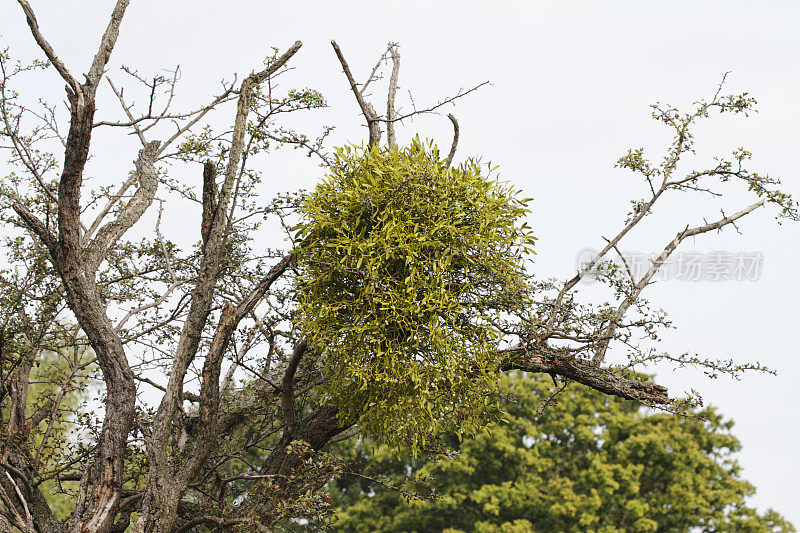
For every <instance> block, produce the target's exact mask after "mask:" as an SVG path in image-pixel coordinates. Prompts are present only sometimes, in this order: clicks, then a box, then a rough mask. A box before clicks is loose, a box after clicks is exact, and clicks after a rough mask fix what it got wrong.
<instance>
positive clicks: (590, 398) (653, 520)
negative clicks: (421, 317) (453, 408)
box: [331, 374, 795, 533]
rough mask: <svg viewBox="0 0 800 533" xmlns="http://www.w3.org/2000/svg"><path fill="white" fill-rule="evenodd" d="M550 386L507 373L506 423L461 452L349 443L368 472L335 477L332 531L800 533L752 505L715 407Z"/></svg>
mask: <svg viewBox="0 0 800 533" xmlns="http://www.w3.org/2000/svg"><path fill="white" fill-rule="evenodd" d="M551 387H552V382H551V381H550V379H549V378H548V377H547V376H541V375H536V376H535V375H527V374H516V375H514V374H511V375H504V376H503V378H502V384H501V387H500V389H501V392H502V393H503V396H504V397H505V398H506V401H505V402H504V403H503V405H502V408H503V409H504V410H505V411H506V412H507V414H506V417H507V418H508V420H507V421H506V422H503V423H500V424H498V425H497V426H495V427H494V428H493V429H492V430H491V431H485V432H482V433H480V434H477V435H475V436H474V437H471V438H465V439H463V441H461V442H459V441H458V439H456V438H451V439H448V440H449V443H448V444H449V445H450V446H452V447H453V449H454V450H456V452H457V453H456V456H455V458H453V459H439V460H437V457H431V456H427V455H423V456H420V457H416V458H414V457H410V456H407V455H405V456H401V457H400V458H398V456H397V455H396V454H395V453H394V452H393V451H391V450H388V449H386V448H384V447H376V446H375V444H374V443H373V442H372V441H370V440H369V439H362V440H359V441H358V442H356V443H353V444H344V443H343V444H340V445H339V449H340V450H341V453H342V456H343V457H345V458H346V459H348V460H349V461H351V466H350V467H349V468H351V469H355V470H356V471H360V472H364V474H366V475H364V476H362V477H358V476H353V477H349V478H347V477H344V478H342V479H340V480H337V481H336V482H335V483H334V484H333V486H332V489H334V490H332V491H331V492H332V495H333V499H334V502H335V503H336V505H337V508H338V509H337V514H338V515H339V520H338V522H336V526H335V530H336V531H343V532H345V531H348V532H367V531H369V532H381V531H387V532H388V531H391V532H393V533H394V532H402V531H446V532H449V533H457V532H466V531H475V532H478V531H479V532H495V531H496V532H501V531H502V532H529V531H580V532H590V531H595V532H605V533H616V532H619V533H622V532H627V531H752V532H764V533H766V532H776V531H795V529H794V527H793V525H792V524H791V523H789V522H788V521H786V520H785V519H784V518H783V517H782V516H781V515H780V514H778V513H777V512H775V511H773V510H768V511H766V512H759V511H757V510H756V509H754V508H752V507H750V506H749V505H747V501H746V499H747V497H748V496H751V495H752V494H753V493H755V488H754V487H753V485H751V484H750V483H748V482H747V481H746V480H743V479H741V470H740V467H739V465H738V463H737V461H736V457H735V455H736V452H737V451H739V449H740V443H739V441H738V439H737V438H736V437H735V436H734V435H733V434H732V433H731V429H732V427H733V422H731V421H730V420H725V419H724V418H723V417H722V416H721V415H720V414H719V413H718V412H717V411H716V410H715V409H713V408H706V409H704V410H702V411H698V412H696V413H695V414H696V415H699V417H697V418H687V417H675V416H672V415H670V414H666V413H652V412H650V411H648V410H646V409H645V408H643V407H642V406H641V405H639V404H637V403H635V402H631V401H628V400H624V399H621V398H617V397H609V396H603V395H602V394H601V393H598V392H596V391H593V390H590V389H588V388H585V387H580V386H571V387H569V388H567V389H566V390H565V391H564V392H562V393H561V394H560V395H559V396H558V397H557V404H555V403H554V402H551V403H550V404H549V407H547V408H546V409H542V404H543V402H546V401H547V399H548V398H549V397H550V392H551V391H550V389H551ZM373 472H379V473H380V474H379V475H376V474H373ZM382 474H387V475H386V476H384V475H382ZM376 476H377V477H376ZM370 478H372V479H370ZM373 479H378V481H379V483H375V482H374V481H373ZM405 480H407V481H405ZM418 480H421V481H418ZM389 486H394V487H395V490H390V489H388V488H387V487H389ZM397 489H400V490H397ZM431 492H433V494H432V495H431ZM409 496H411V497H410V498H409ZM414 496H416V497H414ZM429 496H433V497H432V498H431V497H429Z"/></svg>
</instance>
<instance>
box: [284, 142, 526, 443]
mask: <svg viewBox="0 0 800 533" xmlns="http://www.w3.org/2000/svg"><path fill="white" fill-rule="evenodd" d="M331 168H332V171H331V172H330V173H329V175H328V176H327V177H326V178H325V179H324V180H323V181H322V182H321V183H320V185H319V186H318V187H317V188H316V189H315V191H314V192H313V193H311V194H310V195H309V196H308V197H307V198H306V200H305V201H304V203H303V205H302V207H301V211H302V214H303V217H304V221H303V222H302V223H301V224H300V225H299V226H298V237H299V239H300V251H299V255H298V258H299V263H300V265H301V267H302V269H303V273H302V275H301V276H300V278H299V281H298V300H299V309H298V312H299V316H300V320H301V327H302V329H303V330H304V333H305V334H306V335H307V338H308V341H309V346H311V347H312V349H314V350H316V351H318V352H319V353H320V354H322V356H323V358H322V360H323V361H324V365H325V367H324V373H325V384H324V391H325V394H326V396H327V398H328V399H329V400H332V401H334V402H335V403H336V405H337V406H338V408H339V411H340V416H341V418H342V421H344V422H348V423H356V422H357V423H360V424H361V425H362V427H363V428H364V429H365V430H366V431H367V432H369V433H371V434H373V435H379V436H382V438H383V439H384V440H387V441H394V442H396V443H398V444H399V443H400V442H403V443H405V444H409V445H411V446H412V448H415V449H418V448H419V447H421V446H423V445H424V444H425V442H426V441H427V439H428V438H429V437H430V436H431V435H433V434H438V433H440V432H442V431H444V430H455V431H458V432H460V433H470V432H472V431H474V430H475V429H477V428H478V427H479V424H481V423H482V422H484V421H485V420H484V416H485V412H486V406H487V405H490V404H491V403H493V399H492V398H493V397H494V395H493V391H494V388H495V378H494V377H493V374H494V371H495V370H496V366H497V362H498V361H497V356H496V347H497V342H498V337H499V335H500V331H501V329H503V325H504V323H505V322H504V319H505V318H506V317H508V316H509V313H510V312H513V311H514V310H516V309H519V308H520V307H522V306H524V305H525V304H526V303H527V294H526V291H525V290H524V282H523V278H524V276H523V275H524V271H523V266H524V261H525V259H526V257H528V254H530V253H532V246H533V243H534V240H535V239H534V237H533V235H532V233H531V230H530V228H529V227H528V226H527V224H525V223H524V222H523V221H522V219H523V217H524V216H525V215H526V214H527V213H528V212H529V210H528V208H527V203H528V202H529V201H530V199H521V198H519V197H518V191H515V190H513V189H512V188H510V187H509V186H507V185H505V184H503V183H501V182H499V181H497V180H496V179H495V178H493V177H491V175H492V172H493V171H492V169H491V168H490V169H489V170H488V171H487V172H482V170H485V169H486V166H482V165H481V164H480V162H479V161H477V160H468V161H467V162H465V163H463V164H462V165H460V166H459V167H457V168H450V167H449V165H448V164H447V162H446V161H444V160H442V159H441V158H440V156H439V152H438V150H437V149H436V147H435V146H433V145H432V144H431V143H425V142H423V141H421V140H420V139H419V138H416V139H414V140H413V141H412V143H411V144H410V145H409V146H408V147H406V148H394V147H392V148H381V147H375V148H372V149H363V148H359V147H354V146H348V147H345V148H342V149H339V150H337V152H336V154H335V158H334V160H333V164H332V166H331Z"/></svg>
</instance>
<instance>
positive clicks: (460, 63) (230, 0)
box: [0, 0, 800, 525]
mask: <svg viewBox="0 0 800 533" xmlns="http://www.w3.org/2000/svg"><path fill="white" fill-rule="evenodd" d="M30 2H31V4H32V6H33V7H34V9H35V10H36V12H37V14H38V17H39V20H40V24H41V27H42V31H43V32H44V33H45V35H46V37H47V38H48V39H49V40H50V42H51V43H52V44H53V46H54V47H55V49H56V51H57V53H58V54H59V56H60V57H61V58H62V59H63V60H64V61H65V62H66V63H67V65H68V66H70V67H71V68H72V69H73V72H75V73H80V72H84V71H85V70H86V69H87V68H88V65H89V62H90V60H91V55H92V54H93V53H94V51H95V47H96V45H97V43H98V42H99V36H100V34H101V33H102V30H103V28H104V27H105V24H106V22H107V19H106V17H107V15H108V13H109V12H110V9H111V6H112V5H113V2H112V1H110V0H105V1H99V0H91V1H90V0H72V1H70V2H64V1H62V0H30ZM798 30H800V3H797V2H789V1H783V2H779V1H774V2H744V1H731V0H726V1H715V2H697V1H673V2H669V3H666V2H659V3H656V2H636V1H628V2H603V1H592V2H572V1H570V2H535V1H532V2H522V1H520V2H491V3H490V2H485V1H483V2H468V1H461V2H456V1H404V2H381V1H371V2H348V1H340V2H335V3H334V2H321V1H305V2H281V3H277V2H276V3H273V2H256V1H243V0H227V1H225V2H219V1H208V0H195V1H186V0H169V1H164V0H160V1H156V0H132V2H131V6H130V7H129V9H128V13H127V15H126V21H125V22H124V24H123V27H122V34H121V37H120V40H119V42H118V45H117V48H116V50H115V52H114V56H113V57H112V62H111V66H110V70H109V72H110V75H111V76H112V78H113V79H114V80H121V79H122V77H121V75H120V74H119V71H118V67H119V66H120V65H121V64H125V65H129V66H132V67H135V68H138V69H140V70H141V71H143V72H147V73H156V72H158V70H159V69H161V68H166V67H174V66H175V65H177V64H180V65H181V69H182V72H183V78H182V81H181V84H180V86H179V91H178V97H177V98H178V100H177V106H178V108H180V107H188V106H190V105H193V104H198V103H201V102H203V101H205V100H207V99H208V97H209V96H210V95H212V94H214V93H216V92H217V91H218V88H219V81H220V79H222V78H223V77H224V78H225V79H228V80H230V79H231V78H232V74H233V73H234V72H238V73H239V74H240V79H241V76H242V75H246V74H247V73H248V72H250V71H251V70H253V69H257V68H258V67H259V66H260V65H261V59H262V58H263V56H264V54H265V52H266V51H267V50H268V49H269V47H271V46H277V47H280V48H281V49H285V48H287V47H288V46H289V45H290V44H291V43H293V42H294V41H295V40H298V39H299V40H302V41H303V43H304V46H303V48H302V49H301V50H300V52H299V53H298V54H297V55H296V56H295V58H294V59H293V60H292V63H291V64H292V66H293V67H294V68H295V70H294V72H292V73H291V74H290V75H288V76H286V77H285V78H282V80H283V81H282V84H284V86H285V87H290V86H294V87H306V86H308V87H313V88H316V89H318V90H320V91H321V92H322V93H323V94H324V95H325V96H326V98H327V99H328V103H329V104H330V108H329V109H326V110H323V111H319V112H316V113H314V114H309V115H306V116H304V117H302V118H301V119H300V120H298V121H297V122H295V125H296V126H297V127H298V128H299V129H305V130H306V131H308V132H309V133H310V134H312V135H313V134H314V133H315V132H318V131H319V130H320V129H321V126H322V125H323V124H334V125H336V126H337V129H336V133H335V135H334V136H332V138H331V140H332V141H333V143H342V142H344V141H345V140H352V141H354V142H360V141H361V140H362V139H363V138H364V136H365V129H364V128H362V127H361V126H360V124H361V120H360V118H361V117H360V116H359V114H358V108H357V106H356V104H355V102H354V100H353V98H352V95H351V94H350V93H349V91H348V87H347V85H346V82H345V80H344V77H343V76H342V74H341V69H340V66H339V64H338V62H337V61H336V58H335V56H334V55H333V51H332V50H331V47H330V44H329V41H330V39H332V38H333V39H336V40H337V41H338V42H339V44H340V45H341V47H342V49H343V51H344V53H345V55H346V56H347V58H348V61H349V63H350V65H351V68H352V69H353V70H354V71H355V73H356V76H357V78H359V79H360V80H361V81H363V79H364V78H365V77H366V75H367V74H368V72H369V70H370V69H371V68H372V66H373V65H374V63H375V61H376V60H377V58H378V56H379V55H380V54H381V52H382V51H383V50H384V48H385V45H386V43H387V41H397V42H399V43H400V44H401V49H400V52H401V55H402V66H401V80H400V84H401V90H400V95H401V97H402V96H404V95H405V94H406V91H407V90H411V91H412V92H413V96H414V100H415V102H416V103H417V105H418V106H424V105H425V104H427V103H433V102H435V101H436V100H437V99H439V98H442V97H445V96H448V95H451V94H453V93H455V92H456V91H457V90H458V89H459V88H460V87H465V88H466V87H470V86H472V85H475V84H477V83H479V82H481V81H484V80H490V81H491V82H492V85H491V86H490V87H486V88H484V89H482V90H480V91H479V92H477V93H475V94H473V95H470V96H469V97H467V98H465V99H463V100H462V101H461V102H460V103H459V105H458V106H457V107H456V108H455V109H453V108H447V109H446V110H445V112H450V111H452V112H453V113H454V114H455V115H456V116H457V117H458V118H459V121H460V123H461V142H460V145H459V153H458V156H457V157H460V158H463V157H466V156H469V155H482V156H483V157H484V159H486V160H491V161H492V162H494V163H497V164H499V165H500V167H501V174H502V176H503V177H504V178H505V179H508V180H510V181H512V182H513V183H514V184H516V185H517V186H519V187H521V188H522V189H523V190H524V193H525V196H532V197H534V199H535V200H534V203H533V209H534V213H533V215H532V217H531V223H532V225H533V227H534V229H535V230H536V233H537V235H538V237H539V241H538V244H537V251H538V256H537V264H536V273H537V274H539V275H543V276H554V275H555V276H558V277H559V278H562V279H563V278H566V277H567V276H571V274H572V273H574V268H575V260H576V256H577V254H578V252H579V251H580V250H581V249H584V248H586V247H594V248H597V247H599V246H601V245H602V242H603V241H602V238H601V236H603V235H605V236H611V235H613V234H614V233H615V232H616V230H617V229H618V228H619V226H620V224H621V222H622V220H623V218H624V215H625V212H626V211H627V208H628V202H629V200H631V199H633V198H638V197H640V196H641V195H643V194H644V190H643V189H642V187H641V183H639V182H638V181H637V180H636V179H634V178H632V175H630V174H626V173H623V172H620V171H618V170H615V169H614V168H613V166H614V162H615V161H616V159H617V158H618V157H619V156H620V155H622V154H623V153H624V152H625V151H626V149H627V148H628V147H637V146H644V147H645V148H648V149H649V150H650V154H651V157H652V158H653V159H654V160H658V159H660V157H661V155H662V153H663V152H662V150H663V148H664V147H665V143H666V142H668V141H669V134H668V131H667V130H666V128H664V127H663V126H660V125H658V124H657V123H656V122H654V121H653V120H651V119H650V118H649V111H650V110H649V107H648V105H649V104H651V103H653V102H656V101H662V102H670V103H673V104H675V105H679V106H680V105H683V106H686V105H687V104H689V103H691V102H692V101H693V100H695V99H698V98H704V97H705V98H709V97H711V96H712V95H713V93H714V91H715V89H716V86H717V84H718V83H719V81H720V79H721V77H722V75H723V73H725V72H727V71H731V74H730V76H729V84H728V85H727V87H728V90H729V91H732V92H742V91H747V92H749V93H750V94H751V95H753V96H755V97H756V98H757V99H758V101H759V106H758V109H759V111H760V112H759V113H758V114H757V115H755V116H751V117H750V118H749V119H744V118H742V117H736V118H724V117H723V118H720V117H718V116H714V117H713V118H712V119H711V120H709V121H707V122H705V123H704V124H703V125H702V127H700V128H698V130H697V153H698V158H699V161H704V162H707V161H708V160H709V159H710V157H711V156H713V155H716V154H727V153H729V152H730V151H731V150H732V149H734V148H736V147H738V146H745V147H747V148H748V149H750V150H751V151H752V152H753V153H754V161H753V167H754V168H756V169H758V170H760V171H763V172H767V173H769V174H770V175H771V176H776V177H780V178H781V179H782V180H783V181H784V190H785V191H787V192H790V193H792V194H794V195H795V196H800V175H799V172H798V167H797V164H796V160H797V158H798V153H800V104H799V103H798V102H799V101H800V100H799V99H800V74H799V73H798V65H800V35H798ZM0 34H1V35H0V39H1V40H0V42H2V46H3V47H5V46H11V47H12V52H13V54H14V55H15V56H16V57H25V58H32V57H40V54H39V53H38V50H37V49H36V48H35V46H34V44H33V40H32V38H31V37H30V35H29V34H28V32H27V27H26V25H25V22H24V18H23V16H22V13H21V10H20V9H19V6H18V5H17V3H16V2H13V1H11V0H4V1H3V2H2V3H0ZM37 80H39V81H37V82H36V83H31V85H30V86H26V87H24V91H25V94H26V96H28V92H30V93H31V94H35V95H37V96H38V95H41V96H44V97H49V98H50V99H51V100H53V101H57V100H60V99H62V98H63V82H62V81H61V80H60V79H59V78H58V76H57V75H56V74H55V73H54V72H51V73H50V74H48V75H47V76H44V77H39V78H37ZM103 90H104V91H106V93H108V89H107V86H104V88H103ZM383 94H384V93H382V92H376V93H375V104H376V106H379V108H383V106H384V100H385V98H384V96H383ZM105 102H107V103H106V104H105V105H104V104H102V101H101V106H100V111H99V116H100V117H102V118H118V117H119V111H118V108H116V107H114V106H113V102H111V101H110V100H105ZM401 103H402V104H404V105H405V109H406V110H408V109H409V106H408V100H407V99H402V101H401ZM223 119H224V121H223V123H226V122H225V121H228V122H230V119H228V118H227V117H223ZM417 132H419V133H420V134H421V135H423V136H427V137H431V138H434V139H436V140H437V141H438V142H439V144H440V145H441V146H442V147H443V149H445V150H446V149H447V147H448V146H449V144H450V138H451V128H450V124H449V122H448V121H447V119H446V118H444V116H431V117H428V118H424V119H417V120H415V121H414V122H413V123H412V122H409V123H407V124H406V125H405V126H404V127H403V128H402V129H401V130H400V131H399V137H400V142H401V143H402V142H403V141H404V140H407V139H408V138H410V137H411V136H412V135H413V134H415V133H417ZM96 148H97V150H96V151H95V154H96V158H95V160H94V161H93V167H92V171H93V172H94V173H95V174H97V175H112V177H111V179H112V180H113V179H114V177H113V175H117V176H122V175H123V173H125V172H127V170H128V168H129V167H130V162H131V161H132V160H133V159H134V158H135V155H136V150H137V148H136V145H135V144H132V142H131V141H130V139H125V138H122V137H117V138H114V137H112V138H111V139H108V140H106V139H103V140H101V141H100V143H99V144H98V145H97V146H96ZM697 166H700V163H698V164H697ZM261 168H263V169H264V175H265V179H266V181H267V183H266V185H265V187H266V188H267V189H268V190H271V191H286V190H291V189H294V188H297V187H305V188H310V187H313V185H314V183H315V182H316V180H317V179H318V178H319V175H320V171H319V169H318V168H317V167H316V165H315V164H314V162H313V161H310V160H308V159H306V158H304V157H303V156H302V155H301V154H300V153H299V152H292V151H286V152H281V153H278V154H275V155H271V156H269V157H268V158H266V159H264V161H263V166H262V167H261ZM174 177H177V178H179V179H185V180H187V181H188V182H189V183H193V184H199V172H198V173H195V174H191V175H190V174H187V175H186V176H174ZM729 189H730V192H731V194H730V196H727V197H726V198H724V199H722V200H721V201H715V200H710V199H705V200H704V201H702V202H693V201H686V200H685V199H684V198H679V199H678V200H677V201H673V202H672V203H670V202H665V203H664V204H663V205H662V206H661V208H659V210H658V212H657V214H656V215H655V216H654V217H653V218H652V220H650V221H649V222H648V223H647V224H646V225H645V226H644V227H643V228H642V230H640V231H639V232H638V233H637V234H636V235H634V236H633V237H634V238H633V239H632V240H631V242H629V243H628V244H627V245H625V246H623V247H622V248H623V249H624V250H629V251H637V252H655V251H658V250H660V248H661V247H663V246H664V245H665V244H666V242H667V241H668V240H669V239H671V238H672V237H673V236H674V235H675V233H676V232H677V231H679V230H680V229H682V228H683V227H685V226H686V224H692V225H696V224H697V223H700V222H702V220H703V217H704V216H705V217H707V218H708V219H709V220H710V219H712V218H714V217H716V216H718V215H719V209H720V208H721V207H723V208H725V211H726V213H731V212H733V211H734V210H738V209H737V208H741V207H744V206H745V205H747V204H749V203H751V202H748V200H749V197H747V196H746V195H744V194H742V193H741V188H739V187H737V188H729ZM774 214H775V213H774V211H772V210H768V209H762V210H759V211H757V212H756V213H754V214H752V215H750V216H749V217H747V218H746V219H745V220H743V221H742V222H741V223H740V224H739V227H740V229H741V231H742V234H741V235H739V234H737V233H736V232H735V231H730V230H728V231H725V232H724V233H723V234H721V235H712V234H707V235H704V236H702V237H701V238H698V239H696V241H694V242H687V243H684V246H683V250H684V251H687V250H689V251H706V252H707V251H712V250H723V251H730V252H734V253H736V252H741V251H743V252H760V253H761V254H763V258H764V259H763V265H762V266H763V269H762V274H761V276H760V279H759V280H758V281H742V282H736V281H727V282H708V281H706V282H686V281H669V282H664V283H660V284H658V285H656V286H654V287H651V288H650V289H648V291H647V292H646V293H645V294H646V295H647V296H648V297H649V298H650V300H651V301H652V302H653V303H654V304H655V305H656V306H661V307H663V308H665V309H666V310H668V311H669V312H670V315H671V317H672V319H673V320H674V322H675V324H676V325H677V326H678V329H677V330H673V331H671V332H670V333H669V334H668V336H667V338H666V340H665V342H664V343H663V347H664V348H667V349H670V350H672V351H674V352H675V353H680V352H685V351H690V352H698V353H700V354H703V355H708V356H720V357H734V358H735V359H737V360H738V361H742V362H744V361H755V360H758V361H760V362H762V363H764V364H766V365H767V366H769V367H771V368H774V369H775V370H777V371H778V372H779V375H778V376H777V377H772V376H762V375H748V376H745V378H744V379H743V380H742V381H740V382H735V381H730V380H728V379H720V380H717V381H709V380H708V379H706V378H705V377H704V376H703V375H702V373H701V372H699V371H696V370H691V369H684V370H679V371H674V372H673V371H672V369H671V368H669V367H663V368H660V369H659V370H658V379H659V381H660V382H661V383H662V384H664V385H667V386H669V387H670V389H671V391H672V392H673V393H674V394H680V393H681V392H683V391H688V390H689V389H690V388H694V389H697V390H698V391H700V392H701V393H702V394H703V396H704V398H705V399H706V401H707V402H708V403H711V404H714V405H716V406H718V407H719V409H720V410H721V411H722V412H723V413H724V414H725V415H726V416H728V417H731V418H733V419H734V420H735V422H736V427H735V431H734V432H735V434H736V435H737V436H738V437H739V438H740V439H741V441H742V444H743V450H742V452H741V454H740V455H739V458H740V462H741V464H742V466H743V469H744V471H743V477H744V478H745V479H747V480H749V481H751V482H752V483H753V484H755V486H756V487H757V489H758V493H757V495H756V496H755V498H754V499H753V500H752V501H753V503H755V504H756V505H757V506H759V507H760V508H761V509H765V508H767V507H773V508H775V509H776V510H777V511H779V512H780V513H782V514H783V515H784V516H786V517H787V518H789V519H790V520H791V521H792V522H794V523H795V525H800V506H798V505H797V502H798V501H800V458H798V453H797V449H798V442H800V413H798V391H800V361H798V348H797V338H796V337H795V335H796V332H797V328H798V318H800V316H799V315H800V313H798V311H797V302H798V299H800V274H798V265H800V249H798V243H800V224H797V223H784V224H783V225H781V226H778V225H777V224H776V221H775V220H774ZM168 216H169V213H168ZM143 224H144V222H143ZM186 227H187V225H186V224H185V222H183V221H182V220H181V219H180V217H179V216H177V215H173V217H172V219H171V221H170V224H169V225H168V226H167V228H168V231H169V232H170V233H171V235H172V236H173V237H175V238H180V235H181V231H182V230H183V229H184V228H186ZM188 227H192V226H188ZM146 230H147V228H144V229H143V230H142V231H146ZM191 238H194V235H192V236H191Z"/></svg>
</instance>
